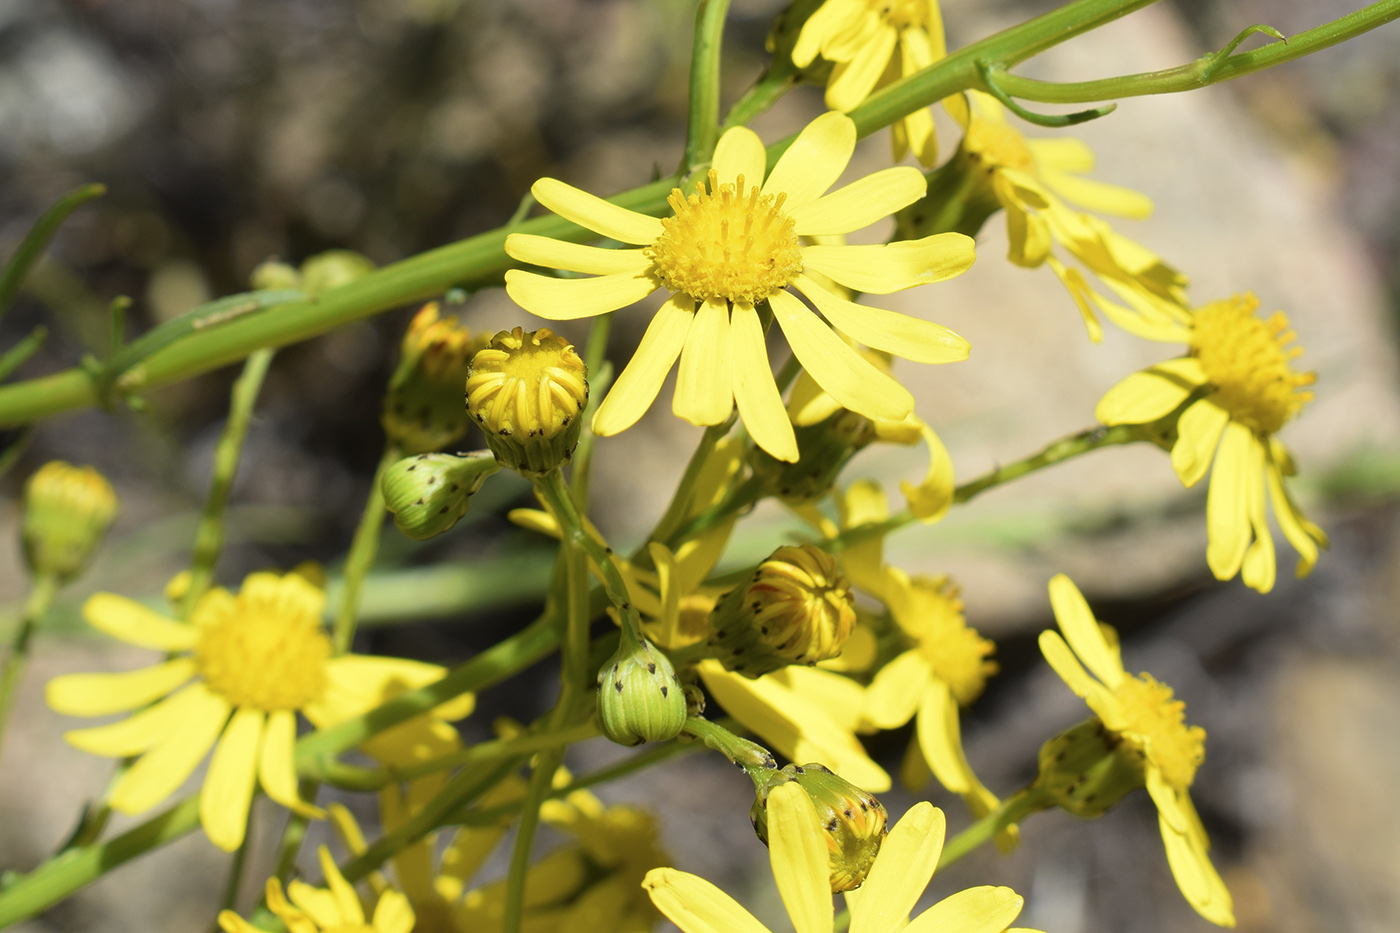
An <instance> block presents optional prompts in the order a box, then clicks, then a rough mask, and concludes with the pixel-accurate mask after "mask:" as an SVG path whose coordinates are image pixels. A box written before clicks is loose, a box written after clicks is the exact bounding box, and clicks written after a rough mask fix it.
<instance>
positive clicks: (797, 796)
mask: <svg viewBox="0 0 1400 933" xmlns="http://www.w3.org/2000/svg"><path fill="white" fill-rule="evenodd" d="M768 855H769V861H770V862H771V863H772V865H773V880H774V881H775V882H777V885H778V894H780V895H781V896H782V898H783V904H784V906H786V907H787V912H788V916H789V917H790V918H792V926H793V929H794V930H795V931H796V933H831V924H832V917H833V911H832V905H831V868H830V865H829V862H828V856H827V847H826V839H825V837H824V836H823V835H822V830H821V823H820V817H818V816H817V808H816V806H815V805H814V804H813V803H812V798H811V797H808V796H807V792H806V791H805V790H803V789H802V788H801V787H799V786H798V785H797V784H796V783H792V782H789V783H787V784H781V785H779V786H777V787H775V788H773V790H772V791H771V792H770V793H769V794H768Z"/></svg>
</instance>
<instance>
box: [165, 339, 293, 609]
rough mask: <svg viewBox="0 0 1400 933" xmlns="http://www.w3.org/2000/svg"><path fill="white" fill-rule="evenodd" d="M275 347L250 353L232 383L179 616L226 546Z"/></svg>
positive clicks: (205, 586)
mask: <svg viewBox="0 0 1400 933" xmlns="http://www.w3.org/2000/svg"><path fill="white" fill-rule="evenodd" d="M273 352H274V351H272V350H258V351H257V352H255V353H253V354H252V355H251V356H249V357H248V361H247V362H246V363H245V364H244V365H243V372H242V374H241V375H240V376H239V377H238V381H236V382H235V383H234V384H233V391H232V392H231V393H230V396H229V412H228V423H227V424H225V425H224V432H223V434H222V435H220V436H219V443H218V446H216V447H215V448H214V476H213V478H212V480H211V481H210V483H209V497H208V498H207V499H206V500H205V502H204V512H203V514H202V515H200V518H199V527H198V529H197V530H196V531H195V536H194V560H193V562H192V564H191V566H190V583H189V589H187V590H186V591H185V596H184V599H182V600H181V603H180V617H181V618H182V619H189V618H190V617H191V616H192V615H193V614H194V607H195V604H196V603H198V602H199V598H200V597H201V596H203V595H204V591H205V590H207V589H209V584H210V582H211V581H212V580H213V578H214V564H215V563H217V562H218V560H219V552H220V551H222V550H223V546H224V510H225V509H226V508H227V507H228V497H229V493H230V492H231V491H232V489H233V481H234V479H235V477H237V475H238V461H239V459H240V458H241V457H242V454H243V441H244V439H246V438H247V436H248V425H249V423H250V422H251V421H252V417H253V406H254V404H256V402H257V400H258V392H259V391H260V390H261V389H262V384H263V379H264V378H265V377H266V376H267V368H268V366H269V365H270V364H271V363H272V355H273Z"/></svg>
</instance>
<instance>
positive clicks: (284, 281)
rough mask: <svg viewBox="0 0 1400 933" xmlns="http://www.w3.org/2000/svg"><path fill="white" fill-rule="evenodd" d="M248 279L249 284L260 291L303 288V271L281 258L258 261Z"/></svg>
mask: <svg viewBox="0 0 1400 933" xmlns="http://www.w3.org/2000/svg"><path fill="white" fill-rule="evenodd" d="M248 280H249V284H250V285H252V286H253V288H255V289H258V290H259V291H264V290H267V291H282V290H284V289H294V288H301V273H300V272H298V271H297V270H296V266H293V265H290V264H288V263H285V262H282V261H281V260H280V259H268V260H266V261H264V262H260V263H258V266H257V268H255V269H254V270H253V274H252V275H250V276H249V277H248Z"/></svg>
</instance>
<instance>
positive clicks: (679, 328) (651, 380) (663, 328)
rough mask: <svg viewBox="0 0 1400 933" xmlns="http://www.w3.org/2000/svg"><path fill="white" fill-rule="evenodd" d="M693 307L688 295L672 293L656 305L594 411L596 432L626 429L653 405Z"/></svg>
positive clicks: (681, 342)
mask: <svg viewBox="0 0 1400 933" xmlns="http://www.w3.org/2000/svg"><path fill="white" fill-rule="evenodd" d="M694 310H695V303H694V302H693V301H692V300H691V299H690V298H688V297H686V296H685V295H672V296H671V297H670V299H669V300H667V302H666V303H665V304H663V305H662V306H661V307H660V308H658V309H657V312H656V316H655V317H653V318H652V319H651V323H650V324H648V325H647V330H646V333H645V334H643V335H642V342H641V343H639V344H638V345H637V351H636V352H635V353H633V354H632V359H631V361H630V362H628V364H627V365H626V366H625V367H623V370H622V374H621V375H619V376H618V377H617V381H616V382H614V383H613V386H612V388H611V389H609V390H608V394H607V397H606V398H604V399H603V403H602V404H601V405H599V406H598V411H597V412H596V413H594V415H593V433H594V434H597V435H599V436H600V437H608V436H610V435H613V434H617V433H620V432H622V431H625V430H627V429H628V428H630V427H631V426H632V425H634V424H636V423H637V419H638V418H640V417H642V415H643V414H644V413H645V412H646V410H647V409H648V408H650V407H651V403H652V402H653V401H655V399H656V393H658V392H660V391H661V383H662V382H664V381H665V380H666V374H667V373H668V372H670V371H671V366H672V365H673V364H674V363H675V362H676V357H678V356H680V355H681V348H682V347H683V346H685V340H686V335H687V334H689V333H690V322H691V318H692V317H694V314H693V312H694Z"/></svg>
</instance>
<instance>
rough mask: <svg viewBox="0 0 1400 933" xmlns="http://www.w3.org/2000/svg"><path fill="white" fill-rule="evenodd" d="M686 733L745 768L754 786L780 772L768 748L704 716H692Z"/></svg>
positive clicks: (688, 720) (686, 724)
mask: <svg viewBox="0 0 1400 933" xmlns="http://www.w3.org/2000/svg"><path fill="white" fill-rule="evenodd" d="M685 732H686V734H688V735H693V736H695V737H696V738H697V739H699V740H700V741H702V742H704V743H705V746H706V747H707V748H712V749H714V750H715V751H717V752H719V753H720V754H721V755H723V756H724V757H725V758H728V759H729V760H730V761H731V762H732V763H734V764H736V765H738V766H739V767H741V768H743V769H744V772H745V773H746V774H748V775H749V777H751V778H753V779H754V783H755V784H757V783H758V781H759V779H760V778H762V777H765V776H767V775H771V774H772V773H773V772H774V771H776V770H777V769H778V763H777V762H776V761H775V760H774V759H773V753H772V752H770V751H769V750H768V749H766V748H764V747H763V746H762V745H759V744H758V743H757V742H750V741H749V740H748V739H745V738H740V737H739V736H737V735H735V734H734V733H733V732H730V731H729V730H728V729H726V728H724V726H721V725H720V724H719V723H717V722H711V721H710V720H708V719H705V718H704V717H703V716H691V717H690V718H689V719H687V720H686V721H685Z"/></svg>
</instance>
